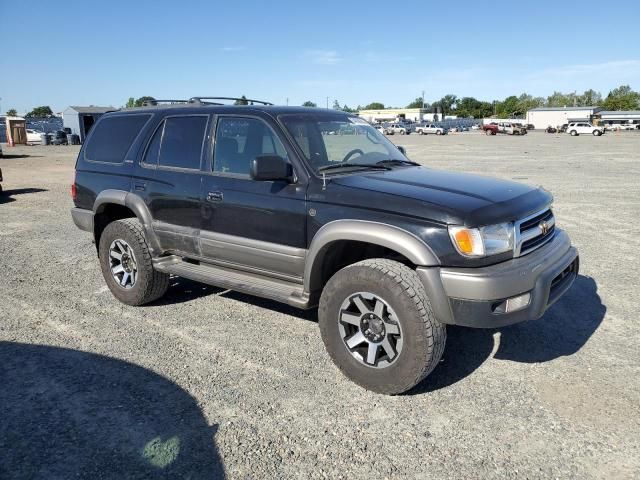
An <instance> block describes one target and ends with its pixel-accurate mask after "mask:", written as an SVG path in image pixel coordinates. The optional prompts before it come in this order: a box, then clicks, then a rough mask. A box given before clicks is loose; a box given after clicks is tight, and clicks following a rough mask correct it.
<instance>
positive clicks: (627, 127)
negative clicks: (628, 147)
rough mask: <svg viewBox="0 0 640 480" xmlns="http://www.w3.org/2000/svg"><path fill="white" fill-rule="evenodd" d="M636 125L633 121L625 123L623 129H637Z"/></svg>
mask: <svg viewBox="0 0 640 480" xmlns="http://www.w3.org/2000/svg"><path fill="white" fill-rule="evenodd" d="M635 129H636V126H635V125H634V124H633V123H623V124H622V130H635Z"/></svg>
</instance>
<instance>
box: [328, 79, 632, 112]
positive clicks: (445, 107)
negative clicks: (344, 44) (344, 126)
mask: <svg viewBox="0 0 640 480" xmlns="http://www.w3.org/2000/svg"><path fill="white" fill-rule="evenodd" d="M423 106H424V108H426V109H428V110H430V111H432V112H434V113H440V114H442V115H456V116H458V117H463V118H468V117H474V118H486V117H491V116H492V115H495V116H497V117H499V118H510V117H517V116H522V115H524V114H525V113H526V112H527V111H528V110H531V109H532V108H537V107H574V106H575V107H586V106H594V107H602V108H604V109H605V110H640V92H636V91H633V90H632V89H631V87H630V86H629V85H621V86H620V87H618V88H614V89H613V90H611V91H610V92H609V94H608V95H607V96H606V97H604V98H603V97H602V95H601V94H600V92H596V91H595V90H592V89H589V90H586V91H585V92H584V93H582V94H577V93H576V92H572V93H562V92H553V94H551V95H549V96H548V97H546V98H545V97H534V96H532V95H529V94H527V93H523V94H521V95H520V96H516V95H511V96H509V97H507V98H505V99H504V100H494V101H493V102H487V101H483V100H478V99H476V98H473V97H458V96H457V95H453V94H448V95H445V96H444V97H442V98H441V99H440V100H437V101H435V102H433V103H431V104H430V103H427V102H425V101H424V99H423V98H421V97H418V98H416V99H415V100H414V101H413V102H411V103H409V104H408V105H407V106H406V108H423ZM333 108H335V109H337V110H344V111H354V110H351V109H348V107H347V106H346V105H345V106H344V107H340V104H339V103H338V101H337V100H336V101H335V102H334V105H333ZM385 108H397V107H388V106H385V105H384V104H383V103H381V102H372V103H369V104H368V105H365V106H360V105H358V106H357V107H356V109H355V111H357V110H384V109H385ZM347 109H348V110H347Z"/></svg>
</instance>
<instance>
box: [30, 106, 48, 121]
mask: <svg viewBox="0 0 640 480" xmlns="http://www.w3.org/2000/svg"><path fill="white" fill-rule="evenodd" d="M26 117H28V118H31V117H38V118H42V117H53V112H52V111H51V108H50V107H49V106H48V105H43V106H41V107H35V108H34V109H33V110H31V111H30V112H29V113H27V115H26Z"/></svg>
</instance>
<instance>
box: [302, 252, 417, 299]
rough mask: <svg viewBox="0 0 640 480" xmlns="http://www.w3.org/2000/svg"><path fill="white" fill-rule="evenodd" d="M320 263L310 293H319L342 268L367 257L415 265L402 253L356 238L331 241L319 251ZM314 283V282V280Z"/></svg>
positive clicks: (412, 266) (411, 266)
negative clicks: (317, 275)
mask: <svg viewBox="0 0 640 480" xmlns="http://www.w3.org/2000/svg"><path fill="white" fill-rule="evenodd" d="M320 255H321V258H320V259H319V260H320V262H321V264H320V265H319V268H320V277H319V283H318V284H317V285H312V286H311V287H312V294H313V295H318V296H319V295H320V293H321V292H322V290H323V289H324V286H325V285H326V284H327V282H328V281H329V279H330V278H331V277H332V276H333V275H334V274H335V273H336V272H337V271H338V270H341V269H342V268H344V267H346V266H348V265H352V264H354V263H357V262H359V261H361V260H366V259H368V258H386V259H389V260H396V261H398V262H400V263H402V264H404V265H407V266H408V267H410V268H415V267H416V266H415V265H414V264H413V263H412V262H411V260H409V259H408V258H407V257H405V256H404V255H402V254H400V253H398V252H396V251H395V250H392V249H390V248H387V247H383V246H381V245H376V244H374V243H368V242H359V241H357V240H338V241H335V242H331V243H330V244H329V245H327V246H326V247H325V248H324V250H323V251H322V252H321V253H320ZM314 283H315V282H314Z"/></svg>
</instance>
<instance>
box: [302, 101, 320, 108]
mask: <svg viewBox="0 0 640 480" xmlns="http://www.w3.org/2000/svg"><path fill="white" fill-rule="evenodd" d="M302 106H303V107H317V106H318V105H316V104H315V103H313V102H312V101H311V100H307V101H306V102H304V103H303V104H302Z"/></svg>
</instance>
